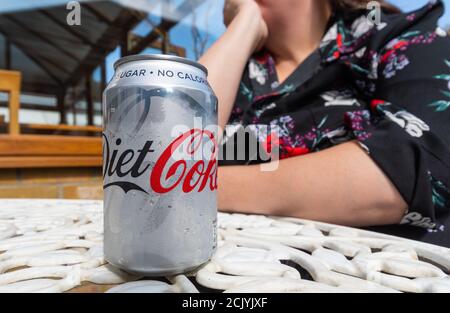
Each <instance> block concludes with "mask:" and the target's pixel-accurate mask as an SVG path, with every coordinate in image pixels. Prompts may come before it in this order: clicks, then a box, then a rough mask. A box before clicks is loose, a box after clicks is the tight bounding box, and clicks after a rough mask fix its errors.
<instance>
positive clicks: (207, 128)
mask: <svg viewBox="0 0 450 313" xmlns="http://www.w3.org/2000/svg"><path fill="white" fill-rule="evenodd" d="M114 68H115V74H114V77H113V78H112V80H111V81H110V83H109V85H108V87H107V88H106V90H105V92H104V94H103V189H104V252H105V258H106V260H107V261H108V262H110V263H111V264H113V265H115V266H117V267H119V268H122V269H124V270H126V271H128V272H131V273H135V274H139V275H144V276H161V275H172V274H177V273H182V272H187V271H190V270H194V269H195V268H197V267H199V266H200V265H202V264H203V263H205V262H207V261H208V260H209V259H210V258H211V256H212V254H213V253H214V251H215V249H216V220H217V198H216V190H217V143H216V138H217V136H216V134H217V98H216V97H215V95H214V93H213V91H212V90H211V88H210V86H209V85H208V82H207V71H206V69H205V68H204V67H203V66H202V65H200V64H198V63H196V62H193V61H190V60H187V59H184V58H180V57H174V56H167V55H136V56H127V57H124V58H121V59H120V60H118V61H117V62H116V63H115V65H114Z"/></svg>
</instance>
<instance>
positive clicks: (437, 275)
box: [0, 200, 450, 293]
mask: <svg viewBox="0 0 450 313" xmlns="http://www.w3.org/2000/svg"><path fill="white" fill-rule="evenodd" d="M102 222H103V214H102V202H101V201H82V200H0V292H64V291H69V290H74V288H75V289H76V288H77V286H80V285H82V284H83V285H84V284H86V283H87V282H89V283H90V285H107V286H108V288H110V287H111V285H114V287H113V288H112V289H109V290H108V291H109V292H199V291H208V292H211V291H219V292H222V291H225V292H398V291H401V292H417V293H422V292H450V278H449V272H450V249H446V248H442V247H438V246H433V245H429V244H425V243H422V242H416V241H411V240H406V239H402V238H397V237H392V236H387V235H382V234H377V233H372V232H368V231H363V230H358V229H353V228H348V227H341V226H336V225H330V224H324V223H317V222H312V221H306V220H299V219H293V218H275V217H272V218H269V217H264V216H246V215H240V214H232V215H230V214H219V220H218V225H219V232H218V250H217V252H216V254H215V256H214V257H213V259H212V260H211V261H210V262H209V263H208V264H207V265H206V266H204V267H202V268H201V269H200V270H198V271H197V272H195V273H191V274H188V275H178V276H176V277H167V278H161V279H158V280H156V279H155V280H142V279H139V277H134V276H131V275H128V274H126V273H124V272H122V271H120V270H117V269H115V268H113V267H111V266H110V265H108V264H106V262H105V260H104V259H103V251H102V241H103V235H102V230H103V226H102ZM78 288H79V287H78ZM105 289H107V288H105Z"/></svg>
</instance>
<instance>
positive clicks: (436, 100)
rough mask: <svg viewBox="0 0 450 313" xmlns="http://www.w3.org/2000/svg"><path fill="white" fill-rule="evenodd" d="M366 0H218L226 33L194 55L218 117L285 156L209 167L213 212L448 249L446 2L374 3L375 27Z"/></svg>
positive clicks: (449, 164) (449, 132)
mask: <svg viewBox="0 0 450 313" xmlns="http://www.w3.org/2000/svg"><path fill="white" fill-rule="evenodd" d="M368 2H369V1H364V0H301V1H298V0H227V1H225V8H224V21H225V23H226V25H227V31H226V32H225V34H224V35H223V36H222V37H221V38H220V39H219V40H218V41H217V42H216V43H215V44H214V45H213V46H212V47H211V48H210V49H209V51H207V53H206V54H205V55H204V56H203V57H202V58H201V60H200V62H201V63H203V64H204V65H205V66H207V67H208V69H209V81H210V83H211V85H212V87H213V89H214V90H215V92H216V94H217V96H218V99H219V126H221V127H224V126H225V125H227V124H228V125H232V126H233V128H232V129H238V128H239V127H237V126H244V127H247V129H250V130H252V131H253V132H254V135H255V137H256V138H258V140H259V142H260V144H262V145H268V144H272V143H273V142H275V143H276V144H277V145H278V146H279V150H280V152H281V161H280V162H279V165H278V169H277V170H275V171H269V172H264V171H261V170H260V166H258V165H255V164H254V163H257V162H255V161H252V160H246V161H244V162H235V161H234V162H233V161H227V160H224V161H223V162H222V163H223V165H232V166H221V167H220V168H219V174H218V175H219V176H218V179H219V207H220V209H221V210H223V211H233V212H242V213H254V214H270V215H284V216H294V217H300V218H306V219H313V220H319V221H325V222H331V223H337V224H343V225H349V226H355V227H368V226H379V227H377V228H372V229H375V230H380V231H383V232H387V233H391V234H395V235H402V236H405V237H410V238H414V239H419V240H423V241H428V242H433V243H437V244H441V245H447V246H450V236H449V235H448V229H446V226H447V227H450V221H449V214H448V213H449V210H450V189H449V186H450V123H449V121H450V90H449V89H450V83H449V79H450V75H449V74H450V53H449V52H450V42H449V40H448V39H447V38H445V32H444V31H443V30H441V29H439V28H437V20H438V18H439V17H440V16H441V15H442V14H443V4H442V2H441V1H432V2H430V3H429V4H427V5H426V6H425V7H424V8H422V9H420V10H417V11H416V12H413V13H409V14H401V13H400V12H398V11H396V9H395V8H393V7H392V6H389V5H387V4H385V3H382V11H383V12H382V14H381V20H380V21H379V23H376V25H374V24H373V23H370V22H369V21H368V19H367V15H368V12H367V11H366V9H365V7H366V5H367V3H368ZM372 17H373V16H372ZM261 126H270V127H269V128H268V127H261ZM224 136H225V137H224V139H225V140H228V139H229V138H231V137H232V136H233V133H232V132H231V134H230V133H229V132H227V133H226V134H225V135H224ZM238 148H239V147H238ZM250 164H253V165H250ZM398 224H401V226H386V225H398ZM381 226H383V227H381Z"/></svg>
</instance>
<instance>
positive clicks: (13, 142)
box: [0, 135, 102, 169]
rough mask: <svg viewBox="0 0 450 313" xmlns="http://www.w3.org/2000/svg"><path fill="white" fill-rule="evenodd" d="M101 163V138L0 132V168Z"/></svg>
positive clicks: (96, 164) (94, 165)
mask: <svg viewBox="0 0 450 313" xmlns="http://www.w3.org/2000/svg"><path fill="white" fill-rule="evenodd" d="M101 165H102V142H101V138H100V137H84V136H83V137H82V136H50V135H0V169H1V168H31V167H97V166H101Z"/></svg>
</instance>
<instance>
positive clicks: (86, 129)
mask: <svg viewBox="0 0 450 313" xmlns="http://www.w3.org/2000/svg"><path fill="white" fill-rule="evenodd" d="M21 127H23V128H28V129H35V130H55V131H58V130H64V131H79V132H90V133H101V132H102V128H101V127H98V126H78V125H67V124H58V125H49V124H21Z"/></svg>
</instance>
